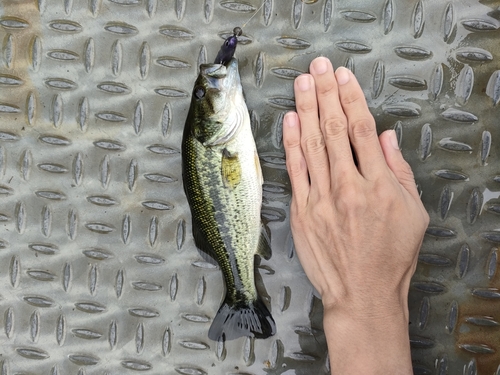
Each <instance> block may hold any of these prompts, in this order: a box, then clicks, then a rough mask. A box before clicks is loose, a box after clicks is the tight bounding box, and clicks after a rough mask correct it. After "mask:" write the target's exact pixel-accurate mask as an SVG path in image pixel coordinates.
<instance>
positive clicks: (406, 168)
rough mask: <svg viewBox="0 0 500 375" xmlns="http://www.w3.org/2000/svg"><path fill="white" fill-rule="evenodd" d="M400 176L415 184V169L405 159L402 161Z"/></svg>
mask: <svg viewBox="0 0 500 375" xmlns="http://www.w3.org/2000/svg"><path fill="white" fill-rule="evenodd" d="M400 178H401V179H402V180H403V181H405V182H408V183H413V184H415V176H414V175H413V171H412V169H411V167H410V164H408V163H407V162H406V161H405V160H403V162H402V163H401V169H400Z"/></svg>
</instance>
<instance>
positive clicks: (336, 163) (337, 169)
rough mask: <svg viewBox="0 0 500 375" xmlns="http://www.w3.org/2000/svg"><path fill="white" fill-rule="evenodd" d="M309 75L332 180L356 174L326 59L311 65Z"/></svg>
mask: <svg viewBox="0 0 500 375" xmlns="http://www.w3.org/2000/svg"><path fill="white" fill-rule="evenodd" d="M310 70H311V73H312V75H313V76H314V81H315V82H316V93H317V98H318V99H317V100H318V103H319V118H320V126H321V130H322V132H323V136H324V138H325V144H326V148H327V150H328V157H329V161H330V170H331V176H332V181H338V178H337V177H342V178H345V177H346V173H353V172H355V171H356V166H355V164H354V159H353V156H352V150H351V143H350V141H349V132H348V125H347V118H346V115H345V114H344V111H343V109H342V105H341V104H340V98H339V90H338V84H337V79H336V78H335V73H334V72H333V66H332V63H331V62H330V60H329V59H327V58H326V57H318V58H316V59H314V60H313V61H312V63H311V68H310Z"/></svg>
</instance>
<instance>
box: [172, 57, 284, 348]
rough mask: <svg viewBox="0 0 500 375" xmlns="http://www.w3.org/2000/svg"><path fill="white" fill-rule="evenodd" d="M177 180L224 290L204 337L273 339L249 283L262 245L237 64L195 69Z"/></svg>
mask: <svg viewBox="0 0 500 375" xmlns="http://www.w3.org/2000/svg"><path fill="white" fill-rule="evenodd" d="M182 176H183V182H184V191H185V193H186V197H187V200H188V203H189V206H190V208H191V215H192V231H193V237H194V240H195V243H196V246H197V247H198V248H199V249H200V250H201V251H203V252H205V253H207V254H208V255H209V256H211V257H212V258H214V259H215V260H216V261H217V263H218V264H219V266H220V268H221V270H222V274H223V277H224V281H225V285H226V295H225V298H224V301H223V303H222V305H221V307H220V308H219V311H218V312H217V315H216V316H215V318H214V319H213V321H212V325H211V327H210V329H209V331H208V336H209V338H210V339H212V340H219V339H223V340H231V339H235V338H238V337H241V336H250V337H256V338H266V337H269V336H272V335H274V333H275V331H276V325H275V322H274V320H273V318H272V316H271V313H270V312H269V310H268V308H267V307H266V305H265V304H264V303H263V301H262V299H261V298H260V297H259V295H258V294H257V290H256V288H255V282H254V256H255V254H256V253H258V252H259V249H263V248H265V247H266V246H268V244H266V241H265V240H264V239H263V238H264V236H262V234H261V232H262V225H261V218H260V210H261V204H262V182H263V180H262V171H261V168H260V163H259V158H258V155H257V150H256V147H255V142H254V139H253V135H252V131H251V128H250V118H249V115H248V109H247V106H246V104H245V100H244V98H243V93H242V88H241V83H240V75H239V72H238V61H237V60H236V59H235V58H231V59H230V60H229V61H227V62H226V64H204V65H201V66H200V74H199V76H198V79H197V80H196V83H195V85H194V89H193V96H192V100H191V106H190V109H189V114H188V117H187V121H186V125H185V128H184V135H183V139H182Z"/></svg>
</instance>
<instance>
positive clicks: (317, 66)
mask: <svg viewBox="0 0 500 375" xmlns="http://www.w3.org/2000/svg"><path fill="white" fill-rule="evenodd" d="M312 64H313V68H314V73H316V74H325V73H326V71H327V70H328V61H327V59H326V57H318V58H316V59H314V60H313V62H312Z"/></svg>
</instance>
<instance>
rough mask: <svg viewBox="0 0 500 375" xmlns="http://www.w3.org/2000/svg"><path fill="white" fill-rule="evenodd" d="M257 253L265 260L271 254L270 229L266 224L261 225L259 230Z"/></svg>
mask: <svg viewBox="0 0 500 375" xmlns="http://www.w3.org/2000/svg"><path fill="white" fill-rule="evenodd" d="M257 254H258V255H260V256H261V257H262V258H264V259H265V260H269V259H270V258H271V256H272V250H271V231H270V230H269V228H268V227H267V226H264V225H262V226H261V230H260V238H259V247H258V248H257Z"/></svg>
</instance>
